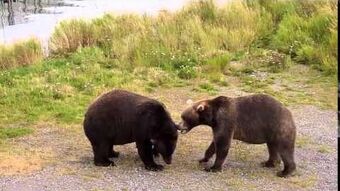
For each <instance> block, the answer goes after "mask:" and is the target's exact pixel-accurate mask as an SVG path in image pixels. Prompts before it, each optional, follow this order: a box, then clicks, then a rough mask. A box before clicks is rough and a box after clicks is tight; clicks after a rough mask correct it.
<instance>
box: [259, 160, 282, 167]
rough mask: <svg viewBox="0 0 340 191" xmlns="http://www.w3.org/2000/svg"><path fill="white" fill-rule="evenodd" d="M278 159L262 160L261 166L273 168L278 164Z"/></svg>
mask: <svg viewBox="0 0 340 191" xmlns="http://www.w3.org/2000/svg"><path fill="white" fill-rule="evenodd" d="M279 164H280V161H269V160H268V161H263V162H261V166H262V167H267V168H274V167H275V166H276V165H279Z"/></svg>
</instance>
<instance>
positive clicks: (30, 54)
mask: <svg viewBox="0 0 340 191" xmlns="http://www.w3.org/2000/svg"><path fill="white" fill-rule="evenodd" d="M42 58H43V52H42V48H41V44H40V42H39V41H38V40H36V39H30V40H27V41H23V42H17V43H15V44H13V45H0V69H6V68H11V67H15V66H23V65H29V64H33V63H36V62H38V61H41V60H42Z"/></svg>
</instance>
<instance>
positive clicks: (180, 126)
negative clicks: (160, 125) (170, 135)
mask: <svg viewBox="0 0 340 191" xmlns="http://www.w3.org/2000/svg"><path fill="white" fill-rule="evenodd" d="M177 129H178V130H179V131H180V132H181V133H182V134H186V133H187V132H189V128H188V126H187V125H186V124H185V122H183V121H181V122H179V123H178V125H177Z"/></svg>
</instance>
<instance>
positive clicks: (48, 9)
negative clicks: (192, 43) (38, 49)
mask: <svg viewBox="0 0 340 191" xmlns="http://www.w3.org/2000/svg"><path fill="white" fill-rule="evenodd" d="M6 1H7V2H6ZM12 1H13V2H12ZM188 2H189V0H16V1H14V0H0V44H11V43H13V42H16V41H20V40H24V39H27V38H29V37H36V38H38V39H39V40H41V42H42V43H43V45H44V47H45V48H46V47H47V41H48V38H49V37H50V35H51V34H52V32H53V30H54V28H55V26H56V25H57V23H58V22H60V21H61V20H64V19H70V18H93V17H98V16H101V15H103V14H104V13H108V12H109V13H113V14H122V13H136V14H151V15H154V14H157V13H158V12H159V11H160V10H164V9H166V10H168V11H176V10H179V9H181V8H182V7H183V6H184V5H185V4H187V3H188ZM216 2H217V3H221V2H223V0H217V1H216Z"/></svg>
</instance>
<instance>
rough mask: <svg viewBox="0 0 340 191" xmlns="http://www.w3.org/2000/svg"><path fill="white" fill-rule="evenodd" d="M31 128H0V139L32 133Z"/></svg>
mask: <svg viewBox="0 0 340 191" xmlns="http://www.w3.org/2000/svg"><path fill="white" fill-rule="evenodd" d="M32 132H33V130H32V129H30V128H23V127H21V128H3V127H1V128H0V141H1V140H3V139H10V138H15V137H21V136H24V135H27V134H30V133H32Z"/></svg>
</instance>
